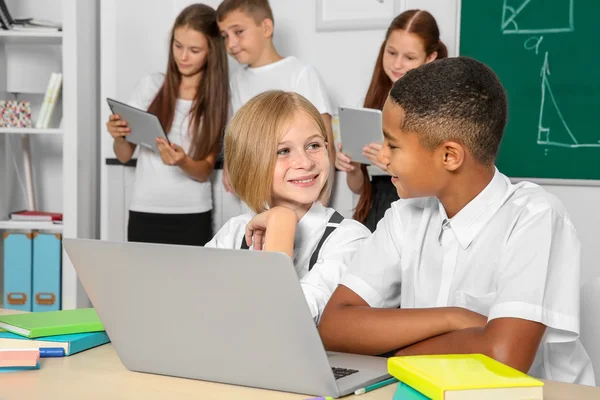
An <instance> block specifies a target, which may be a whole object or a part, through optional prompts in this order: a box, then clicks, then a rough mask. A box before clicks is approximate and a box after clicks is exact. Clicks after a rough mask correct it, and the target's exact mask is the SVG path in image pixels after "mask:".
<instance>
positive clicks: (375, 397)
mask: <svg viewBox="0 0 600 400" xmlns="http://www.w3.org/2000/svg"><path fill="white" fill-rule="evenodd" d="M2 313H7V310H3V309H0V314H2ZM545 383H546V385H545V386H544V399H545V400H598V399H600V388H595V387H589V386H580V385H570V384H565V383H557V382H545ZM395 389H396V385H390V386H387V387H384V388H381V389H378V390H375V391H373V392H370V393H367V394H364V395H362V396H350V397H348V399H352V398H355V399H361V400H391V399H392V396H393V394H394V390H395ZM310 397H311V396H307V395H297V394H290V393H281V392H274V391H269V390H260V389H253V388H246V387H241V386H233V385H224V384H219V383H212V382H204V381H198V380H193V379H182V378H173V377H167V376H160V375H152V374H144V373H138V372H131V371H129V370H127V369H126V368H125V367H124V366H123V364H121V362H120V360H119V358H118V356H117V353H116V351H115V349H114V347H113V346H112V344H105V345H103V346H100V347H97V348H94V349H90V350H87V351H84V352H82V353H79V354H75V355H73V356H71V357H64V358H43V359H42V360H41V368H40V370H37V371H23V372H11V373H0V399H1V400H34V399H35V400H38V399H43V400H67V399H78V400H79V399H86V400H87V399H90V400H93V399H111V400H116V399H157V400H167V399H168V400H171V399H194V400H199V399H202V400H212V399H248V400H253V399H256V400H258V399H260V400H271V399H273V400H275V399H277V400H279V399H281V400H286V399H289V400H294V399H295V400H301V399H307V398H310Z"/></svg>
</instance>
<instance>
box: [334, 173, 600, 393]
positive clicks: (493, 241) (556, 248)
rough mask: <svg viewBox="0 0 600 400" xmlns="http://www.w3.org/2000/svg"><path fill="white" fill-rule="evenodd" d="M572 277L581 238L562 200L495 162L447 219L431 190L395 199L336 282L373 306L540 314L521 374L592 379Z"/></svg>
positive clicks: (523, 315)
mask: <svg viewBox="0 0 600 400" xmlns="http://www.w3.org/2000/svg"><path fill="white" fill-rule="evenodd" d="M579 276H580V242H579V239H578V237H577V233H576V231H575V227H574V226H573V224H572V222H571V220H570V218H569V216H568V214H567V212H566V210H565V209H564V207H563V205H562V204H561V202H560V201H559V200H558V199H557V198H556V197H554V196H553V195H551V194H549V193H548V192H546V191H545V190H544V189H542V188H541V187H539V186H538V185H535V184H533V183H529V182H520V183H518V184H516V185H513V184H511V183H510V180H509V179H508V178H507V177H506V176H504V175H502V174H501V173H500V172H499V171H498V170H496V172H495V175H494V177H493V179H492V181H491V182H490V184H489V185H488V186H487V187H486V188H485V189H484V190H483V191H482V192H481V193H480V194H479V195H478V196H477V197H476V198H475V199H473V200H472V201H471V202H470V203H469V204H468V205H467V206H466V207H465V208H463V209H462V210H461V211H460V212H459V213H458V214H457V215H455V216H454V217H453V218H451V219H448V218H447V215H446V212H445V210H444V207H443V206H442V205H441V203H440V202H439V200H438V199H436V198H422V199H409V200H398V201H396V202H395V203H393V204H392V207H391V208H390V209H389V210H388V211H387V212H386V214H385V217H384V218H383V219H382V220H381V221H380V222H379V224H378V225H377V230H376V231H375V232H374V233H373V235H372V236H371V237H370V238H369V239H367V240H366V241H365V242H363V245H362V246H361V248H360V249H359V251H358V252H357V253H356V256H355V258H354V260H353V261H352V263H351V264H350V266H349V268H348V271H347V273H346V274H345V275H344V277H343V278H342V280H341V284H343V285H344V286H347V287H348V288H350V289H351V290H352V291H354V292H355V293H356V294H358V295H359V296H360V297H362V298H363V299H364V300H365V301H366V302H367V303H368V304H369V305H370V306H371V307H386V308H396V307H398V306H399V305H400V304H401V305H402V307H403V308H426V307H445V306H458V307H463V308H467V309H469V310H472V311H475V312H477V313H480V314H483V315H485V316H487V317H488V320H492V319H495V318H502V317H513V318H521V319H526V320H531V321H536V322H540V323H542V324H544V325H546V326H547V329H546V333H545V334H544V337H543V339H542V343H541V344H540V347H539V348H538V351H537V354H536V357H535V360H534V362H533V365H532V367H531V369H530V371H529V374H530V375H532V376H536V377H539V378H543V379H549V380H556V381H563V382H572V383H580V384H586V385H594V381H595V380H594V373H593V370H592V365H591V361H590V359H589V357H588V355H587V353H586V352H585V350H584V348H583V346H582V345H581V343H580V341H579V339H578V337H579V290H580V277H579ZM401 288H402V290H400V289H401Z"/></svg>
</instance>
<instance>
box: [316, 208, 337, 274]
mask: <svg viewBox="0 0 600 400" xmlns="http://www.w3.org/2000/svg"><path fill="white" fill-rule="evenodd" d="M343 220H344V217H343V216H342V214H340V213H339V212H337V211H336V212H334V213H333V215H332V216H331V218H329V222H327V227H326V228H325V232H323V236H321V240H319V244H318V245H317V248H316V249H315V251H314V252H313V253H312V256H311V257H310V263H309V264H308V270H309V271H310V270H311V269H312V267H313V266H314V265H315V264H316V263H317V259H318V258H319V252H320V251H321V247H323V243H325V241H326V240H327V238H328V237H329V235H331V234H332V233H333V231H335V229H336V228H337V227H338V226H340V224H341V223H342V221H343Z"/></svg>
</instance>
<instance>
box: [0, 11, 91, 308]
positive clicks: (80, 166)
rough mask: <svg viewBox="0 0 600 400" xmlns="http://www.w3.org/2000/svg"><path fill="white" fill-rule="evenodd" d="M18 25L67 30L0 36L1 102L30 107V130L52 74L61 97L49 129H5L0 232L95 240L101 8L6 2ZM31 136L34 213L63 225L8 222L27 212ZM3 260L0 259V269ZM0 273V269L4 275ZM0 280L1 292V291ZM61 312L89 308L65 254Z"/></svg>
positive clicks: (0, 145)
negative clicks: (57, 25)
mask: <svg viewBox="0 0 600 400" xmlns="http://www.w3.org/2000/svg"><path fill="white" fill-rule="evenodd" d="M5 2H6V4H7V7H8V9H9V11H10V13H11V15H12V16H13V18H15V17H16V18H23V17H33V18H36V19H48V20H53V21H60V22H62V26H63V29H62V31H61V32H34V31H27V32H17V31H6V30H0V99H15V94H16V95H17V97H16V98H17V99H22V100H29V101H31V102H32V119H33V126H35V120H36V118H37V115H38V113H39V108H40V106H41V103H42V101H43V96H44V93H45V91H46V86H47V84H48V80H49V78H50V74H51V73H52V72H62V74H63V82H62V88H61V96H60V97H59V101H58V103H57V105H56V108H55V110H54V116H53V119H52V122H51V124H50V127H49V128H48V129H35V128H27V129H18V128H0V157H1V161H0V230H21V231H23V230H41V231H52V232H61V233H62V235H63V238H95V237H97V236H98V233H97V230H98V223H97V219H98V212H97V209H98V203H99V202H98V188H97V186H98V179H97V174H98V168H97V165H98V156H97V154H98V153H99V147H98V146H99V139H98V125H99V123H98V121H99V119H98V116H99V104H98V81H99V75H100V72H99V0H5ZM24 135H28V136H27V137H28V138H29V142H30V148H31V164H32V175H33V183H34V188H35V190H34V198H35V202H36V208H37V209H39V210H44V211H58V212H62V213H63V224H62V225H56V224H52V223H48V222H43V223H35V222H14V221H8V220H7V219H8V215H9V213H10V212H11V211H15V210H19V209H25V208H27V200H26V198H27V197H26V195H25V192H26V184H25V165H24V158H23V149H22V146H21V144H22V142H23V140H22V139H23V137H25V136H24ZM1 263H2V258H1V257H0V264H1ZM0 272H1V269H0ZM1 283H2V274H1V273H0V291H1V290H2V284H1ZM61 300H62V301H61V304H62V308H63V309H72V308H79V307H86V306H88V305H89V300H88V299H87V296H86V294H85V292H84V290H83V288H82V287H81V284H80V283H79V281H78V279H77V276H76V274H75V271H74V269H73V266H72V265H71V263H70V261H69V258H68V256H67V255H66V253H65V252H64V251H63V254H62V299H61Z"/></svg>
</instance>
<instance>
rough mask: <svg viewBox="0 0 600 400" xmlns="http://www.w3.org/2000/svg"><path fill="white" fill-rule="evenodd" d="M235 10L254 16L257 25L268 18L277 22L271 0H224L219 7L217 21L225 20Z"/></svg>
mask: <svg viewBox="0 0 600 400" xmlns="http://www.w3.org/2000/svg"><path fill="white" fill-rule="evenodd" d="M234 11H241V12H243V13H244V14H247V15H248V16H250V17H252V18H253V19H254V22H256V24H257V25H259V24H260V23H262V22H263V21H264V20H265V19H266V18H268V19H270V20H271V21H273V23H274V22H275V20H274V19H273V11H272V10H271V6H270V5H269V0H223V2H222V3H221V4H219V7H218V8H217V21H218V22H221V21H223V19H224V18H225V17H226V16H227V14H229V13H232V12H234Z"/></svg>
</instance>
